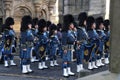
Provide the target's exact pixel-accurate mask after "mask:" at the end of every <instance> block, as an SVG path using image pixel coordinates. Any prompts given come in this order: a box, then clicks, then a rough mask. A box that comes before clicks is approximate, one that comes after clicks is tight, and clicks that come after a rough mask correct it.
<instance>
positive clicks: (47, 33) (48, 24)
mask: <svg viewBox="0 0 120 80" xmlns="http://www.w3.org/2000/svg"><path fill="white" fill-rule="evenodd" d="M51 24H52V23H51V21H47V22H46V25H47V31H46V32H45V35H46V36H47V38H48V39H49V31H50V25H51ZM46 46H47V47H46V60H48V59H49V55H50V43H49V41H48V43H47V45H46Z"/></svg>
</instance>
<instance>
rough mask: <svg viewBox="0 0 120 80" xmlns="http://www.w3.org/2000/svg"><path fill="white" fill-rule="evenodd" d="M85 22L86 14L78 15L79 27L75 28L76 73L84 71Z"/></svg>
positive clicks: (86, 38) (86, 37) (86, 36)
mask: <svg viewBox="0 0 120 80" xmlns="http://www.w3.org/2000/svg"><path fill="white" fill-rule="evenodd" d="M86 20H87V13H86V12H82V13H80V14H79V16H78V21H79V26H78V27H77V48H76V56H77V72H80V71H81V70H84V68H83V59H84V48H85V45H86V44H87V40H88V34H87V31H86Z"/></svg>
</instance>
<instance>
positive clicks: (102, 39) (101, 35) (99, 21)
mask: <svg viewBox="0 0 120 80" xmlns="http://www.w3.org/2000/svg"><path fill="white" fill-rule="evenodd" d="M96 30H97V33H98V35H99V40H100V43H99V50H98V54H99V55H98V56H97V59H98V60H99V63H100V65H99V66H104V64H103V62H102V57H103V51H104V42H105V39H106V34H105V33H104V26H103V18H102V17H98V18H97V19H96Z"/></svg>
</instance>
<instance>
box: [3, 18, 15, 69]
mask: <svg viewBox="0 0 120 80" xmlns="http://www.w3.org/2000/svg"><path fill="white" fill-rule="evenodd" d="M13 25H14V19H13V18H12V17H8V18H7V19H6V20H5V26H4V33H3V44H4V45H3V56H4V66H5V67H8V66H9V65H8V59H10V65H16V64H15V63H14V61H13V58H14V56H13V55H12V45H13V44H14V38H15V33H14V30H13Z"/></svg>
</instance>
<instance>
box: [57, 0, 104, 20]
mask: <svg viewBox="0 0 120 80" xmlns="http://www.w3.org/2000/svg"><path fill="white" fill-rule="evenodd" d="M84 11H85V12H87V13H88V15H94V16H95V17H97V16H103V17H104V16H105V11H106V0H59V18H60V21H62V16H63V15H65V14H73V15H74V17H75V18H76V19H77V16H78V14H79V13H80V12H84Z"/></svg>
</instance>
